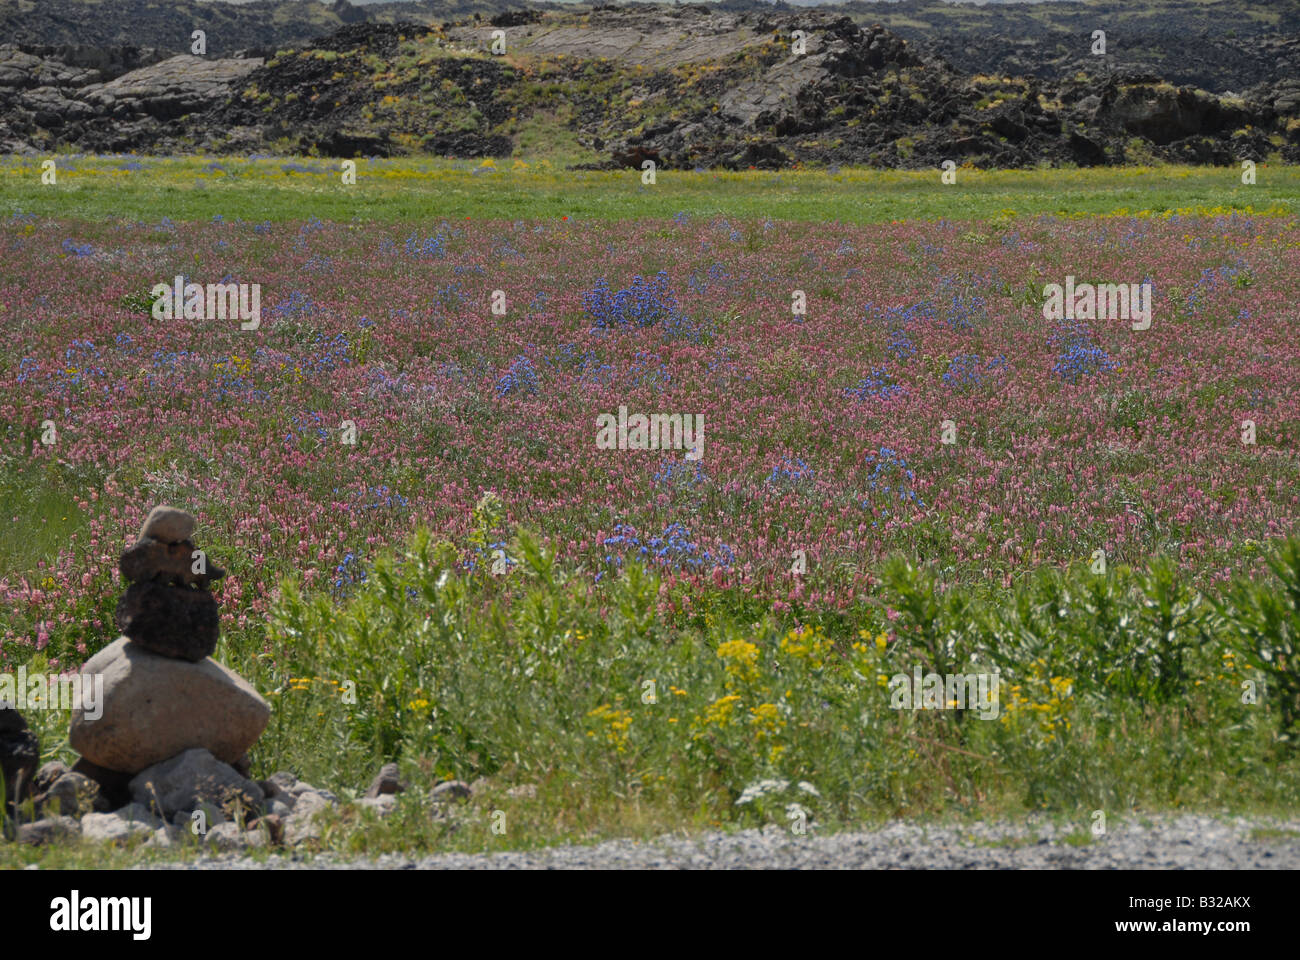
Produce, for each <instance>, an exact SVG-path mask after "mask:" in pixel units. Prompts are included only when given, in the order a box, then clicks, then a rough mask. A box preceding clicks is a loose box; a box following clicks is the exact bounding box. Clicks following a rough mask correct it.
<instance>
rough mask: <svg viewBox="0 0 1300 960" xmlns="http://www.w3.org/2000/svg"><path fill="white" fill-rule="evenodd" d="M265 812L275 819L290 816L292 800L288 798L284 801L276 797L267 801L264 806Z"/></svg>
mask: <svg viewBox="0 0 1300 960" xmlns="http://www.w3.org/2000/svg"><path fill="white" fill-rule="evenodd" d="M266 812H267V813H268V814H271V815H272V816H276V817H288V816H290V815H291V814H292V813H293V798H292V797H290V798H289V799H288V800H287V801H286V800H284V799H281V798H280V797H276V798H275V799H273V800H270V801H268V802H267V804H266Z"/></svg>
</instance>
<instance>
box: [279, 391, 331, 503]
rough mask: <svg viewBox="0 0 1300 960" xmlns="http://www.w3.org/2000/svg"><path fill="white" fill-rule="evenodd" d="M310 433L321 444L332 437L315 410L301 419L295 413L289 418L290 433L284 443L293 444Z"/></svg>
mask: <svg viewBox="0 0 1300 960" xmlns="http://www.w3.org/2000/svg"><path fill="white" fill-rule="evenodd" d="M309 433H314V434H315V435H316V439H317V440H320V441H321V442H324V441H326V440H328V439H329V436H330V432H329V430H327V429H326V428H325V421H324V420H323V419H322V418H321V415H320V414H319V413H317V412H315V411H314V410H313V411H312V412H311V413H308V414H305V415H303V416H301V417H300V416H298V415H297V414H296V413H295V414H294V415H293V416H291V417H290V418H289V432H288V433H286V434H285V435H284V442H285V443H293V441H294V440H295V439H296V438H297V437H303V436H306V435H307V434H309ZM336 492H337V491H336Z"/></svg>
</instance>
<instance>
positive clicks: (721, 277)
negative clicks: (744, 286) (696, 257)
mask: <svg viewBox="0 0 1300 960" xmlns="http://www.w3.org/2000/svg"><path fill="white" fill-rule="evenodd" d="M730 279H731V274H729V273H728V272H727V268H726V267H724V266H723V265H722V264H721V263H714V264H711V265H710V266H709V269H708V270H707V271H706V272H705V274H704V276H702V277H701V276H700V275H699V274H698V273H692V274H691V277H690V279H689V280H688V281H687V282H686V285H687V286H688V287H690V288H691V292H692V293H706V292H707V291H708V289H709V287H710V286H714V287H716V286H726V283H727V281H728V280H730Z"/></svg>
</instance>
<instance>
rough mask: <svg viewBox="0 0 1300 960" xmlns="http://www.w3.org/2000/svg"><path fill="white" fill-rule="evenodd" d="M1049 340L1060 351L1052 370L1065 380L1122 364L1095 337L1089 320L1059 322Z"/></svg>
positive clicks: (1078, 378) (1108, 369)
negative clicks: (1083, 321) (1088, 323)
mask: <svg viewBox="0 0 1300 960" xmlns="http://www.w3.org/2000/svg"><path fill="white" fill-rule="evenodd" d="M1048 342H1049V343H1054V344H1055V345H1056V347H1057V349H1058V350H1059V351H1060V355H1059V356H1058V357H1057V358H1056V363H1054V364H1052V373H1054V374H1056V375H1057V376H1059V377H1060V378H1061V379H1062V380H1064V381H1065V382H1066V383H1078V382H1079V380H1080V379H1081V378H1083V377H1088V376H1092V375H1093V374H1096V373H1110V372H1111V371H1113V370H1117V369H1119V364H1118V363H1116V362H1115V361H1114V360H1112V359H1111V357H1110V354H1108V353H1107V352H1106V351H1105V350H1104V349H1103V348H1102V347H1100V346H1098V345H1097V343H1096V342H1095V341H1094V340H1093V338H1092V331H1091V330H1090V329H1088V326H1087V324H1085V323H1082V322H1080V321H1077V320H1076V321H1071V322H1069V323H1067V324H1064V325H1062V326H1060V327H1059V328H1058V329H1057V332H1056V333H1054V334H1053V335H1052V336H1051V337H1050V338H1048Z"/></svg>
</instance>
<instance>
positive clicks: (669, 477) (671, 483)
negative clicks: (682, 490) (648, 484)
mask: <svg viewBox="0 0 1300 960" xmlns="http://www.w3.org/2000/svg"><path fill="white" fill-rule="evenodd" d="M694 467H695V469H694V471H693V472H692V470H691V467H690V466H688V465H687V464H685V463H678V462H677V461H676V460H664V461H663V462H662V463H660V464H659V472H658V473H656V474H655V475H654V484H655V486H657V487H694V486H696V485H697V484H701V483H708V482H709V475H708V474H707V473H705V472H704V468H703V467H701V466H700V465H699V464H698V463H696V464H695V465H694Z"/></svg>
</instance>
